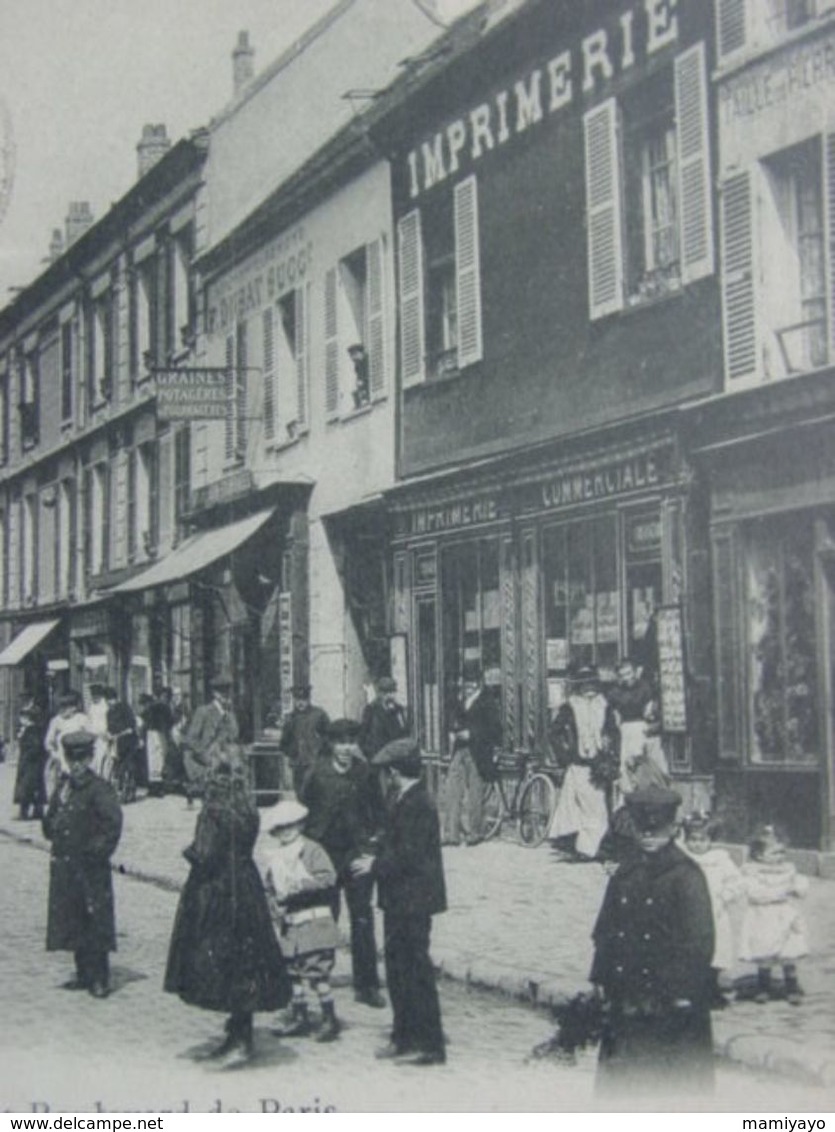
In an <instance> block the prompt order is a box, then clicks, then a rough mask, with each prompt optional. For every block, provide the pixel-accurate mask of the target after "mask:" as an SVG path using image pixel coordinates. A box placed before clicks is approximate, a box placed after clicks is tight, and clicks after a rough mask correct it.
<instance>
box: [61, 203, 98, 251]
mask: <svg viewBox="0 0 835 1132" xmlns="http://www.w3.org/2000/svg"><path fill="white" fill-rule="evenodd" d="M92 223H93V213H92V212H91V210H90V202H89V201H88V200H71V201H70V203H69V207H68V208H67V218H66V220H65V221H64V235H65V240H64V242H65V244H66V246H67V247H68V248H69V247H71V246H72V245H73V244H74V243H75V241H76V240H77V239H78V238H79V236H83V235H84V233H85V232H86V231H87V229H88V228H89V227H91V225H92Z"/></svg>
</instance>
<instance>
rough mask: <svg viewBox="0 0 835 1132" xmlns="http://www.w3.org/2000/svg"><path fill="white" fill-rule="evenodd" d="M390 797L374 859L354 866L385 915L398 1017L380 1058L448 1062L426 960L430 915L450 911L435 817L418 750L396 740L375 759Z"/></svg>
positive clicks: (388, 976) (389, 978)
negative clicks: (369, 879) (373, 887)
mask: <svg viewBox="0 0 835 1132" xmlns="http://www.w3.org/2000/svg"><path fill="white" fill-rule="evenodd" d="M373 765H374V766H376V767H379V768H380V772H381V777H382V779H383V785H384V787H385V788H386V792H387V793H388V795H389V796H390V797H391V798H392V799H393V804H392V806H391V808H390V810H389V812H388V814H387V817H386V825H385V827H384V830H383V834H382V837H381V840H380V846H379V848H378V850H377V854H376V856H375V857H373V858H372V857H369V856H365V857H361V858H359V859H358V860H356V861H355V862H354V863H353V866H352V867H353V870H354V872H355V874H357V875H362V874H363V873H367V872H371V873H372V875H373V876H375V877H376V879H377V891H378V898H379V904H380V907H381V908H382V910H383V931H384V936H385V948H384V953H385V962H386V980H387V983H388V992H389V997H390V999H391V1006H392V1011H393V1013H394V1025H393V1027H392V1033H391V1041H390V1042H389V1044H388V1045H387V1046H386V1047H385V1048H383V1049H381V1050H379V1051H378V1054H377V1056H378V1057H380V1058H397V1059H398V1060H400V1061H404V1062H408V1063H409V1064H412V1065H440V1064H443V1062H444V1061H446V1051H445V1045H444V1034H443V1029H442V1026H441V1009H440V1004H439V1002H438V989H437V987H436V985H435V971H434V968H433V967H432V960H431V959H430V957H429V937H430V933H431V930H432V917H433V916H434V915H436V914H437V913H439V912H444V911H446V906H447V903H446V886H445V883H444V868H443V861H442V858H441V831H440V824H439V822H438V813H437V811H436V809H435V806H434V805H433V803H432V801H431V799H430V798H429V795H428V793H427V791H426V788H425V786H424V785H423V783H422V782H421V756H420V749H419V748H418V746H417V744H416V743H415V742H414V741H413V740H411V739H395V740H393V741H392V742H390V743H387V744H386V745H385V746H384V747H383V748H382V750H380V751H379V752H378V753H377V754H376V755H375V757H374V760H373Z"/></svg>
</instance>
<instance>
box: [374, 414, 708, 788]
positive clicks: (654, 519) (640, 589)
mask: <svg viewBox="0 0 835 1132" xmlns="http://www.w3.org/2000/svg"><path fill="white" fill-rule="evenodd" d="M391 504H392V508H393V510H394V513H395V518H396V529H397V536H396V541H395V547H396V549H395V553H394V583H395V584H394V630H395V633H399V634H402V639H403V642H404V646H405V650H404V651H405V655H406V657H407V662H408V669H409V691H410V700H411V703H412V705H413V710H414V716H415V720H416V725H417V730H418V733H419V736H420V740H421V743H422V745H423V746H424V749H425V750H427V751H428V752H430V753H431V754H433V755H435V756H436V757H441V758H443V757H445V756H448V755H449V753H450V750H449V740H448V732H449V730H450V727H451V724H452V720H453V716H454V712H455V706H456V704H457V703H458V701H459V700H460V698H461V695H462V691H463V685H464V681H465V679H467V678H469V677H472V675H473V673H478V674H481V675H483V677H484V680H485V683H486V684H487V685H488V687H491V688H493V689H494V694H496V695H497V696H499V697H500V699H501V703H502V715H503V723H504V747H505V749H506V750H508V751H510V750H514V749H520V748H527V749H533V750H536V751H538V752H540V753H541V754H543V755H545V756H546V757H547V755H548V752H547V744H546V741H545V733H546V728H547V723H548V720H549V718H551V717H552V716H553V714H554V713H555V712H556V710H557V709H558V707H559V705H560V703H561V702H562V698H563V696H564V694H565V678H566V674H567V672H568V670H569V668H570V667H572V666H576V665H581V664H586V663H593V664H596V665H597V666H598V667H599V669H600V670H601V674H602V675H603V676H604V678H605V677H609V678H613V677H614V670H615V668H616V665H617V663H618V661H619V660H620V659H621V658H623V657H625V656H628V655H632V656H634V657H636V658H637V659H639V660H640V661H641V662H643V663H646V664H647V665H648V666H650V667H651V666H653V665H655V664H656V663H657V656H656V653H655V650H654V647H653V644H652V634H651V633H650V634H649V636H648V632H647V631H648V629H649V627H650V621H651V619H652V617H653V614H654V613H655V611H656V610H658V609H659V607H662V606H663V607H677V608H679V609H680V610H681V612H682V615H683V617H684V624H685V632H686V636H687V639H688V645H689V646H690V647H689V648H688V655H687V657H686V664H687V671H688V675H687V687H686V695H687V704H686V708H687V719H686V730H684V731H681V732H678V733H676V734H673V733H670V734H668V735H666V736H665V748H666V750H667V755H668V759H669V761H670V763H671V766H672V768H673V770H674V772H675V773H676V774H677V775H680V776H684V777H685V778H686V779H691V780H692V779H693V776H694V774H695V775H696V776H697V777H698V775H699V774H701V775H703V774H704V772H705V765H704V762H705V760H704V751H705V747H706V744H705V739H706V735H707V733H708V732H709V731H710V726H711V720H710V712H709V709H707V708H706V703H707V700H708V696H707V683H708V682H707V680H706V675H707V672H708V668H709V647H710V641H709V628H708V627H706V626H705V618H704V616H703V609H704V601H705V584H706V570H707V563H706V557H705V555H704V553H703V550H702V549H700V547H701V548H703V547H704V536H702V537H701V538H699V535H698V531H699V529H700V527H701V525H702V524H703V521H704V516H703V509H702V507H701V502H700V497H699V493H698V492H697V491H696V489H695V488H694V486H693V483H692V476H691V473H690V470H689V468H688V466H687V464H686V462H685V461H684V460H683V458H682V456H681V454H680V452H679V450H678V446H677V444H676V441H675V438H674V437H673V436H672V435H671V434H670V433H666V434H665V433H661V432H659V433H655V434H653V435H646V434H644V435H639V434H636V433H634V432H633V433H632V434H631V435H624V434H621V435H620V437H618V438H615V437H609V438H608V441H607V443H605V444H604V443H603V442H602V441H601V442H599V444H598V446H597V448H596V449H595V450H591V449H586V450H585V451H579V450H578V449H577V446H575V449H574V451H573V452H571V451H568V452H566V451H563V452H561V453H557V452H556V451H554V450H553V449H552V450H548V449H543V450H541V451H540V452H539V453H537V455H536V459H533V458H532V457H531V456H528V457H526V458H524V459H522V458H519V457H517V458H516V459H514V460H508V461H503V462H499V461H496V462H494V463H493V464H492V465H491V466H489V467H488V466H482V467H480V468H478V469H469V470H461V471H459V472H457V473H450V474H448V475H445V476H442V477H434V478H431V479H427V480H424V481H423V482H418V483H413V484H410V485H403V487H402V488H400V489H399V490H396V491H395V492H394V493H393V495H392V498H391ZM706 630H707V631H706ZM694 789H696V788H695V787H694ZM708 790H709V785H708V784H703V786H702V787H701V788H699V790H698V791H697V795H696V796H697V797H698V798H699V800H701V801H704V796H705V791H708ZM699 791H700V792H699Z"/></svg>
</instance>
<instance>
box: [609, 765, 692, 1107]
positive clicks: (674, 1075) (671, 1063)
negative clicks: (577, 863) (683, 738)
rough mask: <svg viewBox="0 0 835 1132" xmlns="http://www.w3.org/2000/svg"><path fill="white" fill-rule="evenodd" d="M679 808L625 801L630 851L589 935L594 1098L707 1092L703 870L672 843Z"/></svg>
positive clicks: (642, 795) (654, 799) (663, 799)
mask: <svg viewBox="0 0 835 1132" xmlns="http://www.w3.org/2000/svg"><path fill="white" fill-rule="evenodd" d="M680 802H681V798H680V796H679V795H678V794H676V793H675V791H673V790H669V789H667V788H665V787H661V786H649V787H647V788H646V789H645V790H636V791H634V792H633V793H631V794H627V795H626V797H625V803H626V806H627V808H628V810H629V814H630V817H631V819H632V822H633V824H634V828H635V836H636V840H637V846H638V850H637V851H636V852H635V853H634V854H630V855H629V857H628V858H627V859H625V860H624V861H623V862H622V864H621V865H620V866H619V867H618V869H617V872H615V874H614V875H613V876H612V877H611V879H610V880H609V885H608V887H607V889H606V895H605V896H604V898H603V905H602V907H601V909H600V914H599V916H598V918H597V923H596V925H595V928H594V932H593V938H594V945H595V955H594V963H593V966H592V971H591V975H590V978H591V981H592V982H593V983H594V984H595V985H596V986H597V987H598V988H599V991H600V993H601V994H602V997H603V1001H604V1004H605V1007H606V1010H605V1014H604V1017H605V1024H604V1033H603V1037H602V1040H601V1043H600V1059H599V1062H598V1072H597V1088H598V1091H599V1092H601V1093H608V1094H621V1093H623V1092H629V1091H631V1092H633V1093H634V1092H638V1093H642V1092H643V1093H646V1092H658V1091H662V1090H663V1091H671V1090H672V1091H675V1092H677V1093H682V1092H683V1093H689V1094H692V1093H704V1092H707V1091H709V1090H710V1089H711V1088H712V1086H713V1040H712V1033H711V1025H710V998H711V972H710V963H711V959H712V956H713V915H712V912H711V905H710V896H709V893H708V888H707V882H706V881H705V878H704V874H703V873H702V870H701V869H700V868H699V866H698V865H697V864H696V863H695V861H693V860H692V859H691V858H689V857H688V856H687V855H686V854H685V853H684V852H683V851H682V850H681V849H680V848H679V847H678V846H677V845H676V844H675V841H674V837H675V833H676V810H677V808H678V806H679V804H680Z"/></svg>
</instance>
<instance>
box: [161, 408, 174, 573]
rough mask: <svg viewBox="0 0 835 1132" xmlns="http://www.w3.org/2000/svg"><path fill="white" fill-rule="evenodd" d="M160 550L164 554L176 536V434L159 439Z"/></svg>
mask: <svg viewBox="0 0 835 1132" xmlns="http://www.w3.org/2000/svg"><path fill="white" fill-rule="evenodd" d="M157 489H158V491H159V548H160V551H161V552H162V553H165V550H166V549H167V548H168V547H169V546H170V545H171V542H172V540H173V536H174V433H173V432H171V431H170V430H169V431H168V432H166V433H164V434H163V435H162V436H161V437H160V438H159V476H158V482H157Z"/></svg>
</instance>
